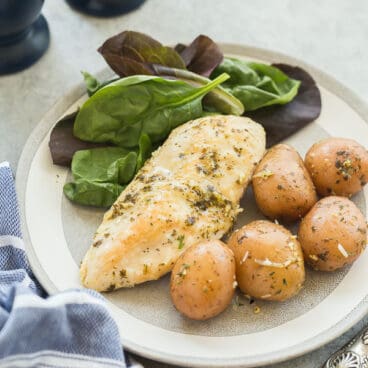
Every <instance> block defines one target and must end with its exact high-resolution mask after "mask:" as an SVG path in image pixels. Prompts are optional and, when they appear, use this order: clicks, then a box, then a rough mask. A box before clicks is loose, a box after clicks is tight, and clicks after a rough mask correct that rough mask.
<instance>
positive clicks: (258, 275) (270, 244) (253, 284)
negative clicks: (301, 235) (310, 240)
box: [228, 220, 305, 301]
mask: <svg viewBox="0 0 368 368" xmlns="http://www.w3.org/2000/svg"><path fill="white" fill-rule="evenodd" d="M228 245H229V247H230V248H231V249H232V250H233V252H234V255H235V262H236V279H237V282H238V285H239V287H240V289H241V291H242V292H243V293H245V294H247V295H250V296H252V297H254V298H259V299H264V300H276V301H283V300H286V299H289V298H291V297H292V296H294V295H296V294H297V293H298V292H299V290H300V289H301V287H302V285H303V283H304V279H305V271H304V261H303V254H302V249H301V247H300V244H299V242H298V241H297V239H296V237H295V236H293V235H292V234H291V233H290V232H289V231H288V230H287V229H285V228H284V227H283V226H281V225H277V224H274V223H273V222H270V221H265V220H258V221H253V222H251V223H249V224H247V225H245V226H243V227H242V228H241V229H240V230H237V231H235V232H234V233H233V234H232V235H231V237H230V239H229V242H228Z"/></svg>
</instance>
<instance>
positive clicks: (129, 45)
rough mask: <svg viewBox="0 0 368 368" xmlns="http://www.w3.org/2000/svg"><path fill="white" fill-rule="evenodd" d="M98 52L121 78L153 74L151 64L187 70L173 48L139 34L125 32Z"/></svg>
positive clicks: (109, 40) (112, 39)
mask: <svg viewBox="0 0 368 368" xmlns="http://www.w3.org/2000/svg"><path fill="white" fill-rule="evenodd" d="M98 51H99V52H100V54H101V55H102V56H103V57H104V58H105V60H106V62H107V64H109V65H110V67H111V68H112V69H113V70H114V72H115V73H117V74H118V75H120V76H121V77H126V76H129V75H134V74H153V72H152V70H151V68H150V65H151V64H160V65H165V66H168V67H171V68H179V69H185V64H184V61H183V59H182V58H181V56H180V55H179V54H178V53H177V52H176V51H175V50H174V49H173V48H171V47H167V46H163V45H162V44H161V43H160V42H158V41H156V40H154V39H153V38H151V37H149V36H147V35H145V34H143V33H139V32H133V31H124V32H121V33H119V34H117V35H115V36H113V37H110V38H108V39H107V40H106V41H105V42H104V43H103V45H102V46H101V47H100V48H99V49H98Z"/></svg>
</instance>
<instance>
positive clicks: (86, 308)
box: [0, 163, 140, 368]
mask: <svg viewBox="0 0 368 368" xmlns="http://www.w3.org/2000/svg"><path fill="white" fill-rule="evenodd" d="M104 303H105V302H104V299H103V298H102V296H100V295H99V294H97V293H95V292H92V291H87V290H70V291H66V292H62V293H60V294H57V295H54V296H50V297H47V296H46V295H45V294H44V292H43V290H42V288H41V287H40V286H39V284H38V283H37V281H36V280H35V278H34V276H33V274H32V271H31V269H30V267H29V264H28V261H27V257H26V254H25V251H24V246H23V240H22V234H21V227H20V219H19V212H18V205H17V198H16V193H15V188H14V181H13V176H12V172H11V170H10V168H9V165H8V164H7V163H3V164H1V163H0V368H4V367H7V368H8V367H9V368H10V367H12V368H13V367H14V368H18V367H52V368H58V367H71V368H74V367H85V368H94V367H96V368H100V367H101V368H102V367H103V368H108V367H133V366H134V367H140V365H139V364H137V363H135V362H133V363H130V362H129V361H128V360H129V359H126V358H125V357H124V352H123V351H122V348H121V344H120V336H119V332H118V328H117V326H116V324H115V322H114V320H113V319H112V318H111V316H110V314H109V312H108V311H107V309H106V308H105V304H104Z"/></svg>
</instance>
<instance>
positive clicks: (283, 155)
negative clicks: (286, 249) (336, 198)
mask: <svg viewBox="0 0 368 368" xmlns="http://www.w3.org/2000/svg"><path fill="white" fill-rule="evenodd" d="M252 182H253V190H254V195H255V199H256V202H257V205H258V207H259V209H260V210H261V211H262V213H263V214H264V215H266V216H267V217H269V218H271V219H279V220H281V221H282V220H283V221H287V222H291V221H295V220H298V219H299V218H301V217H302V216H304V215H305V214H306V213H307V212H308V211H309V210H310V209H311V208H312V207H313V205H314V204H315V203H316V202H317V194H316V191H315V189H314V186H313V182H312V180H311V178H310V176H309V173H308V171H307V170H306V168H305V167H304V163H303V160H302V158H301V157H300V156H299V154H298V152H297V151H296V150H295V149H294V148H292V147H290V146H288V145H286V144H278V145H276V146H274V147H272V148H271V149H270V150H269V151H267V153H266V155H265V156H264V157H263V159H262V160H261V162H260V163H259V164H258V166H257V168H256V170H255V173H254V175H253V178H252Z"/></svg>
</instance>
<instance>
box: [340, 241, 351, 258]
mask: <svg viewBox="0 0 368 368" xmlns="http://www.w3.org/2000/svg"><path fill="white" fill-rule="evenodd" d="M337 249H338V250H339V252H340V253H341V254H342V255H343V256H344V257H345V258H348V257H349V253H348V252H347V251H346V249H345V248H344V247H343V246H342V244H340V243H339V244H338V245H337Z"/></svg>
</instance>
